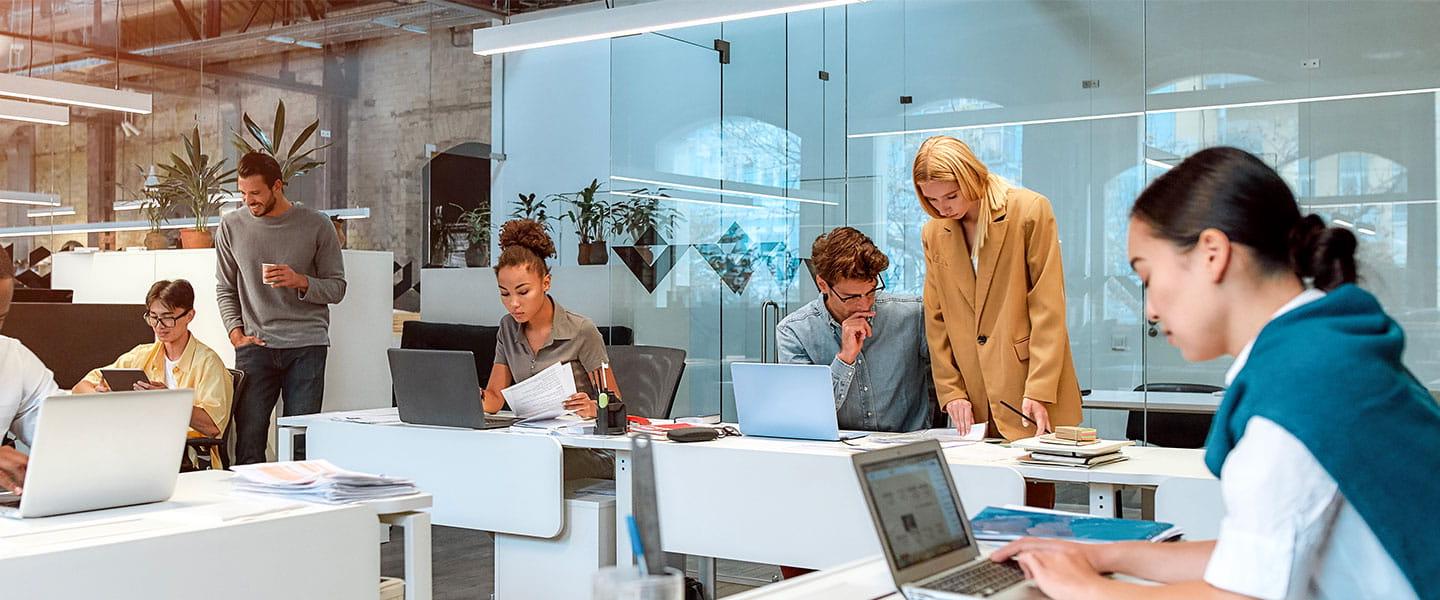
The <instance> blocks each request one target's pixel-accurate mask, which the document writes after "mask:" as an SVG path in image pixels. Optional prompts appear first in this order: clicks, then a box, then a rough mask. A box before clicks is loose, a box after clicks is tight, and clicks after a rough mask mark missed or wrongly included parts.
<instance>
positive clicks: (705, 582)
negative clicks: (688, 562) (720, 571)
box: [695, 556, 716, 598]
mask: <svg viewBox="0 0 1440 600" xmlns="http://www.w3.org/2000/svg"><path fill="white" fill-rule="evenodd" d="M695 559H696V561H695V575H696V576H698V577H699V578H700V587H703V588H705V597H706V598H715V597H716V596H715V557H713V556H697V557H695Z"/></svg>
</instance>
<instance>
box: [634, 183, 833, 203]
mask: <svg viewBox="0 0 1440 600" xmlns="http://www.w3.org/2000/svg"><path fill="white" fill-rule="evenodd" d="M610 181H627V182H630V183H642V184H646V185H653V186H657V187H666V188H674V189H677V190H690V191H692V192H703V193H706V194H715V195H719V196H745V197H747V198H764V199H766V200H784V201H786V202H800V203H803V204H819V205H822V206H839V204H837V203H835V202H830V201H829V200H815V199H812V198H799V197H795V196H777V195H775V194H762V193H760V192H747V191H744V190H735V189H723V188H716V187H707V186H703V185H690V184H688V183H675V182H673V181H656V180H654V179H639V178H635V177H621V176H619V175H611V176H610ZM725 206H732V205H729V204H726V205H725Z"/></svg>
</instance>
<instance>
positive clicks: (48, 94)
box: [0, 73, 150, 121]
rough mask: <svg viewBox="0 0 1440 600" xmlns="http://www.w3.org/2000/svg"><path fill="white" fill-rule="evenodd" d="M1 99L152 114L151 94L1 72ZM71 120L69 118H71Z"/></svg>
mask: <svg viewBox="0 0 1440 600" xmlns="http://www.w3.org/2000/svg"><path fill="white" fill-rule="evenodd" d="M0 96H10V97H12V98H24V99H26V100H39V101H41V102H53V103H55V104H69V105H72V106H88V107H90V108H103V109H106V110H118V111H120V112H128V113H138V114H142V115H148V114H150V94H140V93H136V92H127V91H125V90H112V89H110V88H103V87H96V86H93V85H81V84H78V83H69V82H66V81H56V80H54V79H39V78H36V77H25V76H23V75H11V74H9V73H0ZM67 121H68V119H67Z"/></svg>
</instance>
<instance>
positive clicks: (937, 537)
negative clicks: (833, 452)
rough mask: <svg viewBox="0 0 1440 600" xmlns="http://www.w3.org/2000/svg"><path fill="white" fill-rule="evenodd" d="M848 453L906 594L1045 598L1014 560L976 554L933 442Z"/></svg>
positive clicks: (898, 584) (918, 596)
mask: <svg viewBox="0 0 1440 600" xmlns="http://www.w3.org/2000/svg"><path fill="white" fill-rule="evenodd" d="M851 460H853V461H854V462H855V472H856V474H857V475H859V477H860V489H861V490H862V491H863V492H864V494H865V503H866V504H867V505H869V507H870V517H871V519H872V520H873V521H874V523H875V532H876V533H877V534H879V536H880V546H881V547H882V548H883V549H884V550H885V560H886V562H888V563H889V565H890V574H891V576H893V577H894V578H895V586H896V587H898V588H899V589H900V592H901V593H902V594H904V595H905V597H906V598H907V599H909V600H920V599H922V598H924V599H931V598H934V599H944V600H949V599H956V598H997V599H1004V600H1011V599H1015V598H1045V597H1046V596H1045V594H1044V593H1042V592H1041V591H1040V590H1039V589H1038V588H1036V587H1035V586H1034V585H1032V584H1030V583H1029V582H1028V581H1026V580H1025V574H1024V572H1023V571H1021V569H1020V565H1019V564H1017V563H1016V562H1015V561H1007V562H1004V563H996V562H992V561H991V560H990V559H989V558H986V557H983V556H981V555H980V547H979V544H978V543H977V542H976V540H975V535H974V533H973V532H971V531H970V519H969V518H967V517H966V515H965V508H964V507H963V506H962V505H961V504H960V494H958V493H956V491H955V481H954V480H953V479H952V478H951V476H950V468H949V466H948V464H947V463H946V462H945V456H944V455H943V454H942V453H941V451H940V443H939V442H937V441H935V440H925V441H923V442H916V443H913V444H906V445H904V446H899V447H896V448H886V449H883V450H872V451H870V452H865V453H862V454H857V455H855V456H854V457H853V458H852V459H851Z"/></svg>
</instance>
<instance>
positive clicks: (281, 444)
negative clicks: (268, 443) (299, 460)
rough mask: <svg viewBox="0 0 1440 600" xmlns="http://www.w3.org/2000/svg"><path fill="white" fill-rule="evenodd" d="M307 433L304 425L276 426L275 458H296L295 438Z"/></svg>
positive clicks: (280, 459)
mask: <svg viewBox="0 0 1440 600" xmlns="http://www.w3.org/2000/svg"><path fill="white" fill-rule="evenodd" d="M302 435H305V428H304V427H276V428H275V460H279V461H286V460H295V438H296V437H299V436H302Z"/></svg>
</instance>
